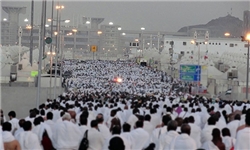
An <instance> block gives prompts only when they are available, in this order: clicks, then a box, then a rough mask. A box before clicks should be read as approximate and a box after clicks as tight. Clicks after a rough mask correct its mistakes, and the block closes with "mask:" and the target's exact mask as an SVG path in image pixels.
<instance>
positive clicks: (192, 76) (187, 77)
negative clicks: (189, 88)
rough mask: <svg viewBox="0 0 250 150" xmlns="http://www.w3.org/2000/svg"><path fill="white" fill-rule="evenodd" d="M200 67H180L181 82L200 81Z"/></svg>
mask: <svg viewBox="0 0 250 150" xmlns="http://www.w3.org/2000/svg"><path fill="white" fill-rule="evenodd" d="M200 79H201V66H200V65H180V80H183V81H200Z"/></svg>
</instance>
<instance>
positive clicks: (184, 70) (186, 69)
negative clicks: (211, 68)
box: [181, 65, 196, 73]
mask: <svg viewBox="0 0 250 150" xmlns="http://www.w3.org/2000/svg"><path fill="white" fill-rule="evenodd" d="M181 72H182V73H196V66H191V65H190V66H188V65H182V66H181Z"/></svg>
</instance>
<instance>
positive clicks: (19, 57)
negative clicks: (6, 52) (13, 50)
mask: <svg viewBox="0 0 250 150" xmlns="http://www.w3.org/2000/svg"><path fill="white" fill-rule="evenodd" d="M22 33H23V30H22V28H21V27H20V28H19V30H18V37H19V42H18V45H19V50H18V63H20V61H21V54H20V53H21V48H22V45H21V41H22Z"/></svg>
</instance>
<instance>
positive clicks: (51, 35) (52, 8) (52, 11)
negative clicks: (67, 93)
mask: <svg viewBox="0 0 250 150" xmlns="http://www.w3.org/2000/svg"><path fill="white" fill-rule="evenodd" d="M51 5H52V6H51V28H50V30H51V32H50V37H51V39H53V19H54V0H52V4H51ZM52 43H53V42H51V44H50V54H52V47H53V44H52ZM52 61H53V57H52V56H51V59H50V80H49V87H50V88H49V91H50V93H49V98H50V99H51V87H52V65H53V63H52Z"/></svg>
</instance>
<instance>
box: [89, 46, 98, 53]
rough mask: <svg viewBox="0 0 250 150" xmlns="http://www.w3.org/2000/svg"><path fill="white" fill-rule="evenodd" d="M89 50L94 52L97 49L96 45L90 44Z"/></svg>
mask: <svg viewBox="0 0 250 150" xmlns="http://www.w3.org/2000/svg"><path fill="white" fill-rule="evenodd" d="M90 51H91V52H93V53H94V52H96V51H97V46H96V45H91V46H90Z"/></svg>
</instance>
